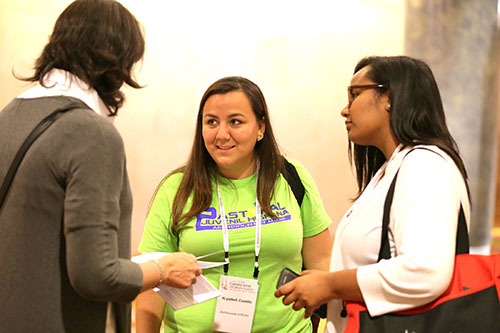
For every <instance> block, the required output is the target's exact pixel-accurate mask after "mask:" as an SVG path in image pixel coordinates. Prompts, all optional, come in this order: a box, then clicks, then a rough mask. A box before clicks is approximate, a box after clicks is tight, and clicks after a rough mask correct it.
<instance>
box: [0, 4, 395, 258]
mask: <svg viewBox="0 0 500 333" xmlns="http://www.w3.org/2000/svg"><path fill="white" fill-rule="evenodd" d="M70 2H71V1H67V0H45V1H39V0H16V1H15V0H0V45H1V51H0V87H2V89H0V107H3V106H4V105H6V104H7V103H8V102H9V101H10V99H12V98H13V97H15V96H16V95H17V94H19V93H20V92H22V91H23V90H25V89H26V87H27V85H26V83H23V82H20V81H17V80H15V79H14V78H13V76H12V75H11V71H12V69H15V70H16V72H17V73H19V74H24V75H27V74H30V70H31V68H32V64H33V61H34V59H35V58H36V57H37V56H38V54H39V53H40V51H41V49H42V47H43V45H44V44H45V43H46V41H47V36H48V35H49V34H50V32H51V29H52V26H53V23H54V21H55V19H56V18H57V16H58V15H59V13H60V12H61V11H62V10H63V9H64V8H65V7H66V6H67V5H68V4H69V3H70ZM121 2H122V3H123V4H124V5H125V6H126V7H127V8H129V9H130V10H131V11H132V12H133V13H134V14H135V15H136V16H137V18H138V19H139V20H140V21H141V22H142V23H143V25H144V28H145V31H146V39H147V41H146V43H147V50H146V56H145V59H144V62H143V64H142V66H140V68H139V72H138V75H137V76H138V78H139V80H140V82H141V83H143V84H145V85H146V87H145V88H144V89H141V90H132V89H126V94H127V97H128V99H127V102H126V104H125V106H124V107H123V109H122V110H121V112H120V116H119V117H118V118H117V120H116V122H115V124H116V126H117V128H118V130H119V131H120V133H121V134H122V136H123V139H124V141H125V146H126V151H127V161H128V170H129V175H130V179H131V184H132V191H133V194H134V214H133V237H132V243H133V244H132V246H133V249H135V248H136V247H137V245H138V242H139V241H140V237H141V234H142V228H143V225H144V219H145V215H146V212H147V207H148V204H149V200H150V198H151V195H152V193H153V191H154V189H155V187H156V185H157V184H158V182H159V181H160V180H161V179H162V177H163V176H164V175H165V174H166V173H167V172H168V171H170V170H171V169H173V168H175V167H177V166H179V165H180V164H181V163H183V162H184V161H185V160H186V158H187V155H188V153H189V149H190V146H191V141H192V136H193V130H194V122H195V115H196V112H197V108H198V103H199V100H200V98H201V95H202V94H203V92H204V90H205V89H206V88H207V87H208V85H209V84H211V83H212V82H213V81H215V80H217V79H219V78H221V77H223V76H226V75H241V76H245V77H247V78H249V79H251V80H252V81H254V82H256V83H257V84H258V85H259V86H260V87H261V89H262V90H263V92H264V95H265V96H266V99H267V102H268V106H269V109H270V113H271V121H272V123H273V126H274V129H275V131H276V135H277V139H278V141H279V143H280V146H281V148H282V150H283V152H284V153H285V154H286V155H288V156H291V157H294V158H297V159H299V160H300V161H302V163H304V164H305V165H306V166H307V168H308V169H309V171H310V172H311V174H312V175H313V177H314V179H315V180H316V183H317V185H318V187H319V190H320V192H321V195H322V197H323V201H324V204H325V206H326V209H327V212H328V213H329V215H330V217H331V218H332V220H333V224H332V228H331V231H332V232H333V231H334V229H335V226H336V225H337V223H338V221H339V220H340V218H341V217H342V215H343V213H344V211H345V210H346V209H347V208H348V206H349V198H350V197H352V196H353V195H354V193H355V181H354V177H353V174H352V172H351V170H350V167H349V164H348V160H347V154H346V152H347V149H346V148H347V143H346V134H345V128H344V121H343V119H342V118H341V117H340V109H341V108H342V107H343V105H345V103H346V86H347V85H348V83H349V80H350V77H351V74H352V70H353V67H354V65H355V64H356V62H357V61H358V60H359V59H360V58H361V57H363V56H365V55H372V54H379V55H394V54H401V53H402V50H403V38H404V31H403V23H404V22H403V20H404V18H403V14H404V8H403V1H400V0H350V1H335V0H330V1H327V0H325V1H318V0H309V1H290V0H289V1H275V0H254V1H153V0H142V1H138V0H127V1H125V0H123V1H121ZM214 4H217V5H214Z"/></svg>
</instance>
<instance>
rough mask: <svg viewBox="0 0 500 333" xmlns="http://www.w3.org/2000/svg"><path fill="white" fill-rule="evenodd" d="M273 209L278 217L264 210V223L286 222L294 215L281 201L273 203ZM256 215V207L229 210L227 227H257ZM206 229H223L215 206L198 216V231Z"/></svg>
mask: <svg viewBox="0 0 500 333" xmlns="http://www.w3.org/2000/svg"><path fill="white" fill-rule="evenodd" d="M271 209H272V211H273V212H274V214H276V216H277V217H278V218H276V219H273V218H271V217H269V216H268V215H267V214H266V213H264V212H262V214H261V215H262V225H266V224H271V223H278V222H284V221H288V220H291V219H292V215H291V214H290V213H289V212H288V210H287V209H286V207H281V206H280V203H279V202H277V203H276V204H275V205H271ZM255 216H256V210H255V208H253V209H251V210H240V211H236V212H229V213H227V214H226V221H227V228H228V229H242V228H251V227H255ZM204 230H222V221H221V218H220V214H218V213H217V209H216V208H215V207H210V208H208V209H207V210H205V211H204V212H203V213H201V214H200V215H198V216H197V217H196V231H204Z"/></svg>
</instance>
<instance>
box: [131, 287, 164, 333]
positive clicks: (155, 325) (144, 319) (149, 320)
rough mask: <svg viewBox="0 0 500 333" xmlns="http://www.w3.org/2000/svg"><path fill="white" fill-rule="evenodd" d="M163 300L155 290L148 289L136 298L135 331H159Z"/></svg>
mask: <svg viewBox="0 0 500 333" xmlns="http://www.w3.org/2000/svg"><path fill="white" fill-rule="evenodd" d="M164 310H165V301H164V300H163V298H161V296H160V295H158V294H157V293H156V292H154V291H152V290H149V291H146V292H143V293H141V294H139V296H137V298H136V309H135V321H136V331H137V333H149V332H159V331H160V327H161V321H162V318H163V312H164Z"/></svg>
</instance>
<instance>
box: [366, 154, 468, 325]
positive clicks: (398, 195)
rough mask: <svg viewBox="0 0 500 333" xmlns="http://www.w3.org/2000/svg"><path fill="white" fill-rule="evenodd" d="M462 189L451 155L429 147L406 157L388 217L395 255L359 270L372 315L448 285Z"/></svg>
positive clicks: (420, 300)
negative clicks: (441, 154)
mask: <svg viewBox="0 0 500 333" xmlns="http://www.w3.org/2000/svg"><path fill="white" fill-rule="evenodd" d="M464 191H465V185H464V181H463V179H462V176H461V174H460V173H459V172H458V169H457V168H456V166H455V165H454V163H453V162H452V161H450V160H449V159H448V160H446V159H445V158H443V157H441V156H439V155H437V154H435V153H433V152H429V151H425V150H416V151H414V152H412V153H411V154H408V156H407V157H406V158H405V161H404V162H403V164H402V167H401V169H400V172H399V176H398V179H397V183H396V188H395V193H394V201H393V203H392V208H391V217H390V235H389V237H390V239H392V240H393V241H394V246H395V250H396V256H395V257H393V258H391V259H388V260H381V261H380V262H379V263H377V264H372V265H367V266H361V267H359V269H358V271H357V280H358V283H359V286H360V289H361V292H362V294H363V298H364V300H365V303H366V305H367V308H368V310H369V312H370V314H371V315H372V316H376V315H381V314H385V313H389V312H394V311H401V310H406V309H410V308H414V307H418V306H421V305H424V304H426V303H429V302H431V301H433V300H434V299H436V298H437V297H438V296H439V295H440V294H442V293H443V292H444V291H445V289H446V288H447V287H448V285H449V283H450V281H451V277H452V274H453V267H454V257H455V242H456V239H455V238H456V230H457V220H458V212H459V207H460V200H461V199H460V198H463V197H464ZM465 197H466V195H465Z"/></svg>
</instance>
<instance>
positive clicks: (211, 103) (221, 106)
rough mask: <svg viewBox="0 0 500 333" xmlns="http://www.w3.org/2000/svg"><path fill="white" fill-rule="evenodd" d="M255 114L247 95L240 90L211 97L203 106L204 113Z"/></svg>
mask: <svg viewBox="0 0 500 333" xmlns="http://www.w3.org/2000/svg"><path fill="white" fill-rule="evenodd" d="M223 111H226V112H231V113H235V112H236V113H243V114H246V113H253V110H252V105H251V104H250V100H249V99H248V97H247V95H246V94H245V93H244V92H242V91H239V90H236V91H230V92H228V93H224V94H215V95H212V96H210V97H209V98H208V99H207V101H206V102H205V105H204V106H203V113H204V114H205V113H213V112H223Z"/></svg>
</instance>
